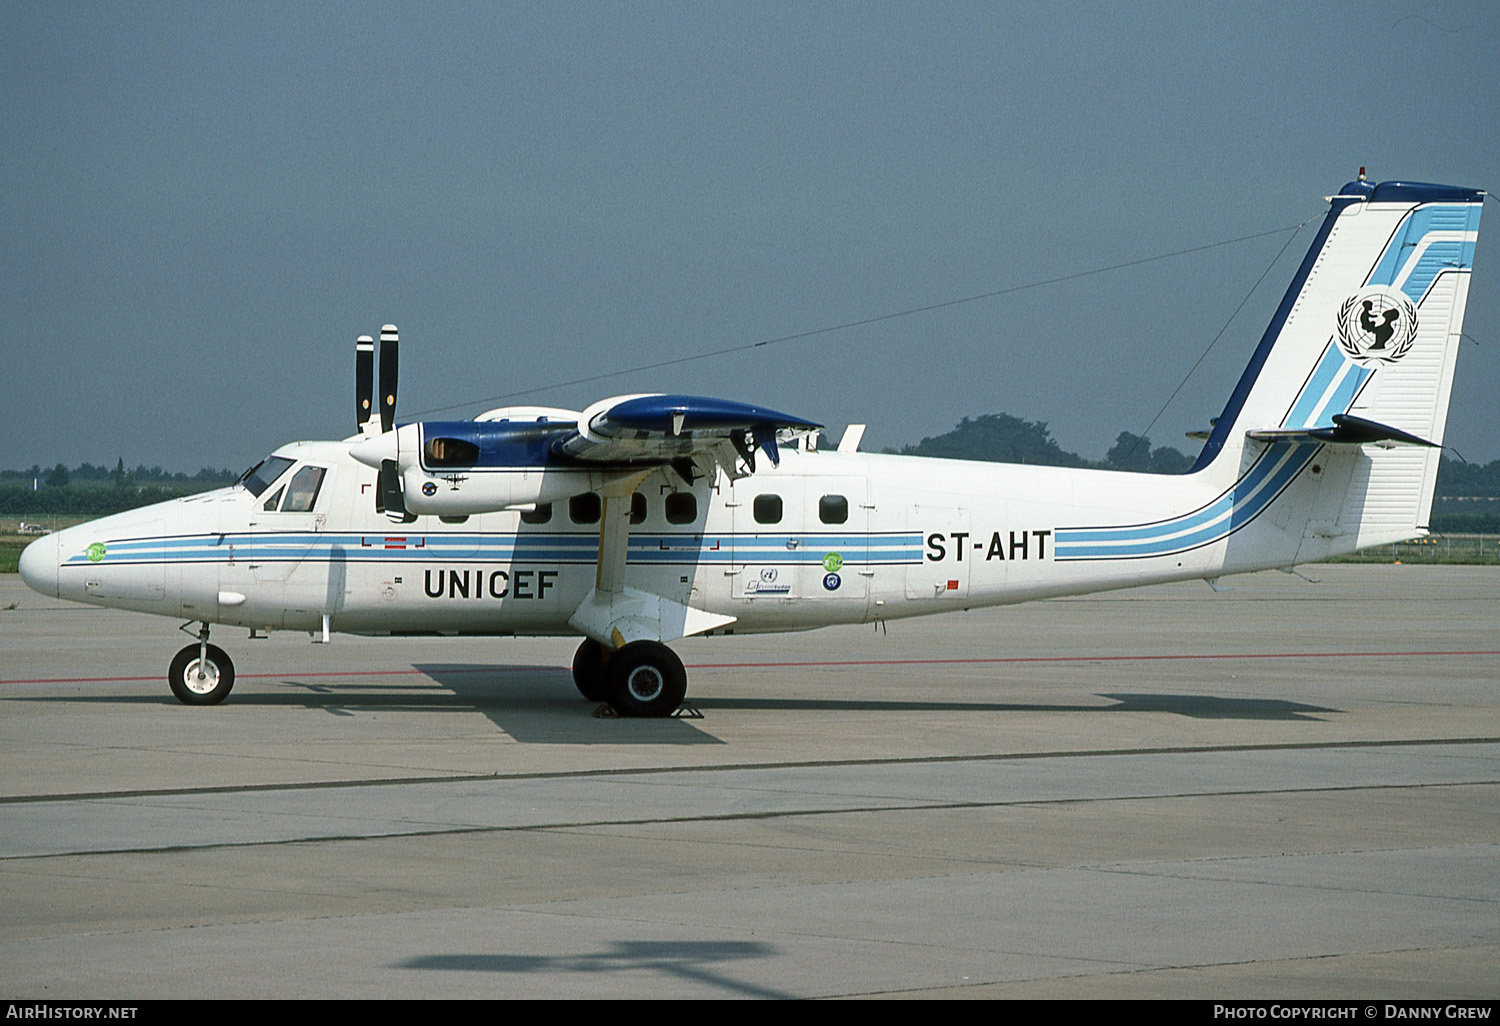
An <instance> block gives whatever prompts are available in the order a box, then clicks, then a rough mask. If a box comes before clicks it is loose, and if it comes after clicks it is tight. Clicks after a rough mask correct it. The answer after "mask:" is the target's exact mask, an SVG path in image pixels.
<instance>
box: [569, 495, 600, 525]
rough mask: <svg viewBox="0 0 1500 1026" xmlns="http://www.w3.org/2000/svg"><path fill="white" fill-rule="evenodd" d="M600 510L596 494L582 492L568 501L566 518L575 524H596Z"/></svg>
mask: <svg viewBox="0 0 1500 1026" xmlns="http://www.w3.org/2000/svg"><path fill="white" fill-rule="evenodd" d="M601 508H602V504H601V503H600V502H599V493H598V492H584V493H583V494H582V495H575V496H573V497H572V498H571V499H569V500H568V517H569V518H570V519H571V520H572V521H573V523H575V524H597V523H598V522H599V513H600V510H601Z"/></svg>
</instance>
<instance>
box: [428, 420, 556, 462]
mask: <svg viewBox="0 0 1500 1026" xmlns="http://www.w3.org/2000/svg"><path fill="white" fill-rule="evenodd" d="M574 430H575V425H573V424H570V423H567V422H555V421H554V422H545V421H544V422H540V423H519V424H518V423H514V422H510V421H476V420H429V421H423V422H422V467H423V468H424V469H426V470H432V471H438V472H441V471H444V470H449V469H454V468H459V469H462V468H468V467H544V466H547V465H548V464H553V463H556V462H557V459H556V457H554V456H553V455H552V448H553V444H554V443H555V442H557V441H558V440H559V439H561V438H564V437H566V436H567V435H570V434H572V433H573V432H574ZM437 440H452V441H455V442H460V443H467V444H468V445H471V446H473V447H474V450H475V451H474V452H472V453H468V454H467V455H464V456H460V457H458V458H454V459H445V460H436V459H433V458H432V454H431V453H430V452H429V450H430V449H431V447H432V443H433V442H435V441H437Z"/></svg>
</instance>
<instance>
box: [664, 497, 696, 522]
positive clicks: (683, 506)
mask: <svg viewBox="0 0 1500 1026" xmlns="http://www.w3.org/2000/svg"><path fill="white" fill-rule="evenodd" d="M666 512H667V523H669V524H691V523H692V522H693V521H694V520H697V519H698V497H697V496H696V495H694V494H693V493H692V492H673V493H672V494H671V495H668V496H667V502H666Z"/></svg>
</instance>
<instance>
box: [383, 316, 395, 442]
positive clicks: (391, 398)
mask: <svg viewBox="0 0 1500 1026" xmlns="http://www.w3.org/2000/svg"><path fill="white" fill-rule="evenodd" d="M397 343H398V339H397V336H396V326H395V325H394V324H387V325H386V326H385V327H383V328H381V329H380V430H381V431H383V432H384V431H389V430H390V429H391V428H392V427H394V426H395V424H396V374H397V371H396V346H397Z"/></svg>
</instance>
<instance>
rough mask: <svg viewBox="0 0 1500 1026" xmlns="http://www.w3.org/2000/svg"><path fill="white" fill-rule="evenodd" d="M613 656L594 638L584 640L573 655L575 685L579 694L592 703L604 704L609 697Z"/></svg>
mask: <svg viewBox="0 0 1500 1026" xmlns="http://www.w3.org/2000/svg"><path fill="white" fill-rule="evenodd" d="M613 655H614V653H613V652H610V651H609V649H607V648H605V647H604V646H603V645H601V644H599V642H597V641H595V640H594V639H593V638H584V639H583V644H581V645H579V646H578V651H577V652H574V653H573V683H574V684H575V685H577V687H578V693H579V694H580V695H582V696H583V697H584V698H586V699H588V700H589V701H590V702H603V701H605V700H606V699H607V698H608V697H609V696H608V692H609V663H610V658H611V656H613Z"/></svg>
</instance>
